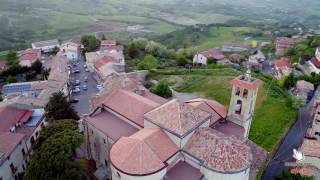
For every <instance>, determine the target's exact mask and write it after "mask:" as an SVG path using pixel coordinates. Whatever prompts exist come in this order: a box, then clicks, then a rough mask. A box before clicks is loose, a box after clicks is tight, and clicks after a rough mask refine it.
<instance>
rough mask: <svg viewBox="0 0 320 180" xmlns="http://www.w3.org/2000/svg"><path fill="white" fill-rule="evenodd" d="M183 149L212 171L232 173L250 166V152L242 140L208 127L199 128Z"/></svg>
mask: <svg viewBox="0 0 320 180" xmlns="http://www.w3.org/2000/svg"><path fill="white" fill-rule="evenodd" d="M184 151H186V152H187V153H189V154H191V155H192V156H194V157H195V158H197V159H199V160H200V161H202V162H203V165H204V166H206V167H207V168H209V169H212V170H214V171H218V172H223V173H233V172H239V171H243V170H245V169H247V168H250V165H251V163H252V152H251V149H250V147H249V146H248V145H246V142H245V141H244V140H239V139H238V138H235V137H233V136H229V137H228V136H225V135H224V134H222V133H220V132H218V131H216V130H213V129H210V128H199V129H197V130H196V132H195V133H194V134H193V135H192V137H191V139H190V140H189V141H188V143H187V144H186V146H185V148H184Z"/></svg>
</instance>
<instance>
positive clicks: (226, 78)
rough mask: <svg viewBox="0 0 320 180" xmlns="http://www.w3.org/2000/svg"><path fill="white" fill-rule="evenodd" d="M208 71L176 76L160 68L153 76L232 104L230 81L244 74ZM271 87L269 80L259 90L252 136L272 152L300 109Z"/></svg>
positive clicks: (178, 87) (250, 137)
mask: <svg viewBox="0 0 320 180" xmlns="http://www.w3.org/2000/svg"><path fill="white" fill-rule="evenodd" d="M207 71H208V72H207V73H197V72H192V73H191V74H189V75H183V74H187V73H178V75H172V74H177V73H176V72H170V71H167V72H166V70H158V71H157V73H153V74H152V75H151V78H154V79H158V80H159V79H167V80H169V81H170V83H171V84H172V85H173V87H174V89H176V90H177V91H180V92H188V93H200V94H201V95H202V96H204V97H206V98H209V99H214V100H217V101H219V102H220V103H222V104H224V105H225V106H229V101H230V96H231V88H232V87H231V84H230V83H229V82H230V80H231V79H233V78H234V77H236V76H237V75H239V74H240V73H239V72H238V71H235V70H231V69H215V70H207ZM268 87H269V86H268V84H267V83H265V84H264V86H263V87H262V89H261V90H260V91H259V95H258V99H257V103H256V110H255V114H254V118H253V123H252V127H251V131H250V135H249V139H251V140H252V141H254V142H255V143H257V144H258V145H259V146H261V147H263V148H265V149H266V150H267V151H269V152H271V151H272V150H273V149H274V148H275V146H276V145H277V144H278V143H279V141H280V140H281V139H282V138H283V136H284V135H285V133H286V132H287V130H288V128H289V127H290V126H291V125H292V123H293V122H294V120H295V117H296V111H295V110H293V109H292V108H291V107H288V106H287V99H286V97H284V96H283V95H281V94H278V93H277V92H276V91H274V90H272V88H271V89H270V90H269V92H268V93H267V90H268Z"/></svg>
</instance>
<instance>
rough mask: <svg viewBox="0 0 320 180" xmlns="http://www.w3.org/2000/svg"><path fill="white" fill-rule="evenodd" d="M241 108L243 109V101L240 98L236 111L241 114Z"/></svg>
mask: <svg viewBox="0 0 320 180" xmlns="http://www.w3.org/2000/svg"><path fill="white" fill-rule="evenodd" d="M241 110H242V101H240V100H238V101H237V105H236V111H235V113H236V114H239V115H240V114H241Z"/></svg>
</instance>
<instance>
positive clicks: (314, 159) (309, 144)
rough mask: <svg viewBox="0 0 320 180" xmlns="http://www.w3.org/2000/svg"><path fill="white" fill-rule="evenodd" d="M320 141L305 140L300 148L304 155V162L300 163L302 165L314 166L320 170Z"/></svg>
mask: <svg viewBox="0 0 320 180" xmlns="http://www.w3.org/2000/svg"><path fill="white" fill-rule="evenodd" d="M319 148H320V141H319V140H315V139H307V138H305V139H304V140H303V142H302V144H301V146H300V148H299V151H300V152H302V154H303V158H304V159H303V160H302V161H301V162H299V163H300V164H302V165H312V166H314V167H316V168H317V169H320V151H319Z"/></svg>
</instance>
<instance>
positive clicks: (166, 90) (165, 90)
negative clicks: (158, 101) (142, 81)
mask: <svg viewBox="0 0 320 180" xmlns="http://www.w3.org/2000/svg"><path fill="white" fill-rule="evenodd" d="M151 91H152V92H153V93H155V94H157V95H159V96H161V97H164V98H169V97H171V96H172V91H171V89H170V87H169V84H168V82H167V81H164V80H162V81H160V82H159V83H158V84H157V85H155V86H154V87H152V88H151Z"/></svg>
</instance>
